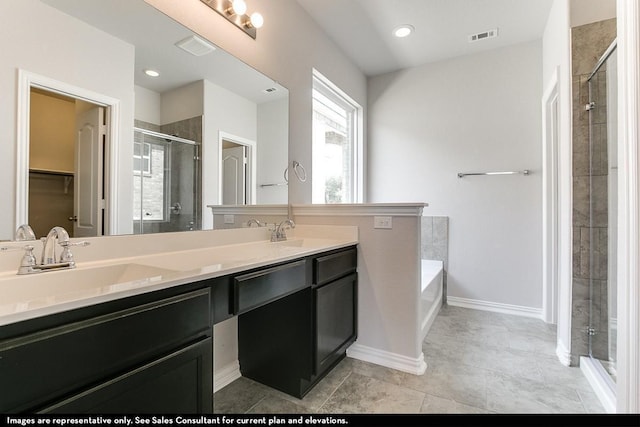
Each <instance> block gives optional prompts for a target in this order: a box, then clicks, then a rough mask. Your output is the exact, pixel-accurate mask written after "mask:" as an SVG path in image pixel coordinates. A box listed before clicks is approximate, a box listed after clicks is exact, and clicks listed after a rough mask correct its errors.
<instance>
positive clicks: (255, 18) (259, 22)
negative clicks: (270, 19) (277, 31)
mask: <svg viewBox="0 0 640 427" xmlns="http://www.w3.org/2000/svg"><path fill="white" fill-rule="evenodd" d="M250 22H251V26H252V27H254V28H261V27H262V26H263V25H264V18H263V17H262V15H260V14H259V13H258V12H253V13H252V14H251V20H250Z"/></svg>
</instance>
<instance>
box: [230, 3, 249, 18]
mask: <svg viewBox="0 0 640 427" xmlns="http://www.w3.org/2000/svg"><path fill="white" fill-rule="evenodd" d="M231 8H232V9H233V13H235V14H236V15H244V14H245V13H246V12H247V4H246V3H245V2H244V0H233V1H232V2H231Z"/></svg>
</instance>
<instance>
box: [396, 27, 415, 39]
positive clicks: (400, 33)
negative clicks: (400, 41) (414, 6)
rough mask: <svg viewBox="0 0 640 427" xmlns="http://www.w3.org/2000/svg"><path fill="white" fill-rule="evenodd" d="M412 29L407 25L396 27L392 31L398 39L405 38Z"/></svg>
mask: <svg viewBox="0 0 640 427" xmlns="http://www.w3.org/2000/svg"><path fill="white" fill-rule="evenodd" d="M414 29H415V28H413V25H408V24H405V25H400V26H399V27H396V28H395V29H394V30H393V35H394V36H396V37H398V38H403V37H407V36H408V35H410V34H411V33H413V30H414Z"/></svg>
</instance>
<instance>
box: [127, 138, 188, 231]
mask: <svg viewBox="0 0 640 427" xmlns="http://www.w3.org/2000/svg"><path fill="white" fill-rule="evenodd" d="M199 148H200V146H199V144H198V143H196V142H194V141H190V140H187V139H183V138H178V137H175V136H171V135H166V134H162V133H158V132H152V131H148V130H143V129H135V132H134V146H133V178H134V179H133V181H134V183H133V205H134V208H133V231H134V234H148V233H166V232H172V231H186V230H199V229H201V221H200V199H201V198H200V190H199V182H200V156H199Z"/></svg>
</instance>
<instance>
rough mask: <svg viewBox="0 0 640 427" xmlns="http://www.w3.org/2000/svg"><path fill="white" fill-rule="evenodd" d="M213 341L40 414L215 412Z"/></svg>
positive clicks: (209, 340) (127, 375)
mask: <svg viewBox="0 0 640 427" xmlns="http://www.w3.org/2000/svg"><path fill="white" fill-rule="evenodd" d="M212 353H213V348H212V344H211V338H207V339H205V340H202V341H200V342H198V343H195V344H192V345H190V346H187V347H185V348H183V349H181V350H178V351H175V352H173V353H171V354H169V355H167V356H165V357H162V358H160V359H158V360H155V361H153V362H151V363H148V364H146V365H143V366H141V367H140V368H138V369H134V370H132V371H130V372H127V373H125V374H123V375H120V376H118V377H116V378H114V379H112V380H110V381H107V382H105V383H103V384H100V385H98V386H96V387H93V388H90V389H88V390H86V391H84V392H81V393H79V394H77V395H75V396H72V397H70V398H68V399H66V400H64V401H62V402H59V403H57V404H55V405H52V406H49V407H46V408H43V409H42V410H41V411H40V412H41V413H95V414H112V413H120V414H193V413H210V412H212V411H213V375H212V369H213V368H212V365H213V356H212Z"/></svg>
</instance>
